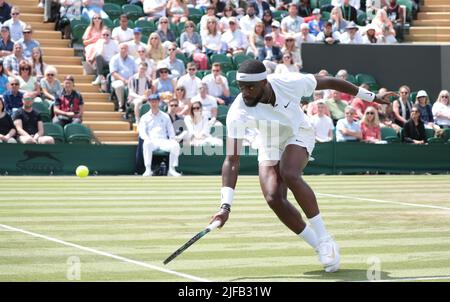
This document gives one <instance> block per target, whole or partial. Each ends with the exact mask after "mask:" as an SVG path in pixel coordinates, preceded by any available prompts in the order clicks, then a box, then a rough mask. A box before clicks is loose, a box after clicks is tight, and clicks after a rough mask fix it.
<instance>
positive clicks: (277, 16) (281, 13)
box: [272, 10, 288, 22]
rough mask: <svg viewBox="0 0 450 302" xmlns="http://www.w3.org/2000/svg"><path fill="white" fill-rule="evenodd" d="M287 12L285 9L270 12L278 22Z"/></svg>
mask: <svg viewBox="0 0 450 302" xmlns="http://www.w3.org/2000/svg"><path fill="white" fill-rule="evenodd" d="M287 14H288V12H287V11H285V10H276V11H274V12H272V15H273V19H274V20H277V21H278V22H281V19H283V17H284V16H286V15H287Z"/></svg>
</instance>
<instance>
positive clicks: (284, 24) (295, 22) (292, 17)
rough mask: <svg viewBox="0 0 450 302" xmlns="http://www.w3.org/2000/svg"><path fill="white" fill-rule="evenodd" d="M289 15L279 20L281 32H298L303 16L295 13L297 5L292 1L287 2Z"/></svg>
mask: <svg viewBox="0 0 450 302" xmlns="http://www.w3.org/2000/svg"><path fill="white" fill-rule="evenodd" d="M288 12H289V15H287V16H286V17H284V18H283V19H282V20H281V31H282V33H283V34H287V33H293V34H296V33H298V32H300V25H302V23H303V22H304V21H303V18H302V17H299V16H298V15H297V13H298V9H297V5H296V4H294V3H289V10H288Z"/></svg>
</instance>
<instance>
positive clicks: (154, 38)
mask: <svg viewBox="0 0 450 302" xmlns="http://www.w3.org/2000/svg"><path fill="white" fill-rule="evenodd" d="M150 40H158V38H156V37H153V38H150Z"/></svg>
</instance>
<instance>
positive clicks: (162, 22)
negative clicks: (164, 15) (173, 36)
mask: <svg viewBox="0 0 450 302" xmlns="http://www.w3.org/2000/svg"><path fill="white" fill-rule="evenodd" d="M159 23H160V24H164V23H165V24H167V23H168V22H167V21H161V22H159Z"/></svg>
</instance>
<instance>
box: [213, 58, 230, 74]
mask: <svg viewBox="0 0 450 302" xmlns="http://www.w3.org/2000/svg"><path fill="white" fill-rule="evenodd" d="M210 60H211V65H212V64H213V63H220V66H221V70H222V72H223V73H225V74H226V73H227V72H228V71H230V70H233V69H234V64H233V61H232V60H231V58H230V57H228V56H227V55H224V54H214V55H212V56H211V57H210Z"/></svg>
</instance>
